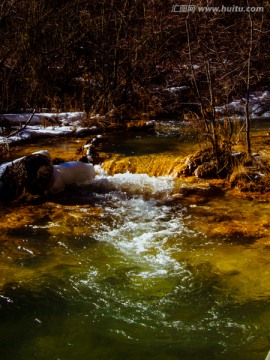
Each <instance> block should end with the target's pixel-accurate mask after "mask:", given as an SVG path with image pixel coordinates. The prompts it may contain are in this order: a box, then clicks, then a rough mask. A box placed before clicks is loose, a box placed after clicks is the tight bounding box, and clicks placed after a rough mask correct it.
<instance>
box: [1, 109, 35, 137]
mask: <svg viewBox="0 0 270 360" xmlns="http://www.w3.org/2000/svg"><path fill="white" fill-rule="evenodd" d="M35 112H36V109H34V110H33V112H32V114H31V116H30V117H29V119H28V120H27V121H26V123H25V124H24V126H23V127H22V128H21V129H17V130H15V131H13V132H12V133H11V134H9V135H8V136H7V138H9V137H11V136H14V135H16V134H19V133H20V132H21V131H23V130H24V129H25V128H26V126H27V125H28V124H29V123H30V121H31V120H32V119H33V116H34V115H35Z"/></svg>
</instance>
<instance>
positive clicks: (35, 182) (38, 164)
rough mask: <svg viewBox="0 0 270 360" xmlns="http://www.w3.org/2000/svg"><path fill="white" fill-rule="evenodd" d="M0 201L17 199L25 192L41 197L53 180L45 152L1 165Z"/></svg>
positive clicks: (49, 161) (48, 157)
mask: <svg viewBox="0 0 270 360" xmlns="http://www.w3.org/2000/svg"><path fill="white" fill-rule="evenodd" d="M1 173H2V176H1V178H0V199H1V200H3V201H10V200H15V199H17V198H18V197H19V196H20V195H22V194H23V192H24V190H27V191H28V192H29V193H30V194H32V195H43V194H44V192H45V191H46V190H47V189H48V187H49V186H50V184H51V182H52V178H53V164H52V161H51V158H50V155H49V153H48V152H46V151H42V152H37V153H33V154H31V155H28V156H25V157H23V158H20V159H17V160H15V161H13V162H10V163H8V164H5V165H2V171H1V169H0V174H1Z"/></svg>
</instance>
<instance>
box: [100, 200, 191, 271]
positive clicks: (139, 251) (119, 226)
mask: <svg viewBox="0 0 270 360" xmlns="http://www.w3.org/2000/svg"><path fill="white" fill-rule="evenodd" d="M113 196H114V198H113V200H114V202H113V204H114V206H112V207H111V206H109V205H108V206H107V207H106V208H105V211H106V212H107V213H108V214H110V215H111V214H113V215H114V217H115V218H116V220H117V219H118V220H119V221H116V222H114V226H113V227H109V226H107V227H106V226H104V228H103V230H102V231H101V230H100V229H99V231H98V233H97V234H96V238H97V240H100V241H105V242H109V243H110V244H111V245H113V246H115V247H116V248H117V249H118V250H119V251H121V252H122V253H123V254H124V255H125V256H126V257H128V258H129V259H130V260H132V261H133V262H135V263H136V264H137V265H139V266H141V267H142V269H143V270H142V272H141V274H139V276H141V277H146V276H149V277H153V276H158V277H160V276H163V275H165V274H166V273H167V272H168V271H179V269H181V268H182V266H181V264H179V262H178V261H177V260H176V259H174V257H173V253H174V252H175V249H173V247H172V246H171V245H169V241H170V239H171V238H172V237H174V236H175V233H177V234H178V236H180V234H181V233H182V232H183V231H184V229H185V227H184V225H183V221H182V218H181V214H179V213H178V214H177V215H175V214H173V213H172V212H171V209H170V208H169V207H167V206H166V205H160V203H159V201H158V200H156V199H153V198H152V199H150V200H144V199H143V198H142V197H136V198H134V197H133V198H129V199H128V198H124V199H123V198H122V197H121V193H120V194H119V197H118V195H117V193H114V195H113ZM116 198H118V201H119V203H117V200H116ZM167 218H169V220H168V221H166V220H167ZM121 219H124V221H121ZM185 231H186V230H185ZM146 269H147V270H146Z"/></svg>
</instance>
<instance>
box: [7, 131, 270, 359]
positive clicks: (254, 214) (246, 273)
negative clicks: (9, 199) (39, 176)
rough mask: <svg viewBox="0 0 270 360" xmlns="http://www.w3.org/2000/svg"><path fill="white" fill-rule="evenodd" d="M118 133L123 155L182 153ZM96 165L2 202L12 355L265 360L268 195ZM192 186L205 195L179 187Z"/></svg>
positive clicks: (269, 340) (269, 313) (269, 335)
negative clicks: (51, 188)
mask: <svg viewBox="0 0 270 360" xmlns="http://www.w3.org/2000/svg"><path fill="white" fill-rule="evenodd" d="M120 139H121V137H118V138H117V137H116V136H115V137H112V138H110V141H111V142H112V143H115V144H116V146H115V149H116V150H115V151H118V152H120V153H121V152H122V155H123V156H124V153H125V155H129V156H130V155H131V156H135V155H136V151H137V153H139V154H140V155H142V156H143V155H147V156H149V155H150V154H152V155H153V154H154V155H153V159H154V156H156V155H158V153H160V152H162V153H163V154H164V153H166V152H170V151H175V152H176V151H177V152H179V151H180V150H181V149H182V150H183V151H184V148H185V146H184V145H183V144H179V142H177V141H175V143H174V142H173V141H172V142H168V141H165V140H164V138H160V139H158V138H156V139H155V141H153V138H152V137H145V138H142V137H138V136H137V137H134V138H133V139H129V142H128V143H127V142H126V140H125V141H124V140H123V143H122V145H123V146H122V147H121V140H120ZM122 139H123V137H122ZM131 140H132V141H131ZM68 144H69V145H68ZM128 144H131V145H130V146H128ZM77 145H78V143H77V142H75V141H74V143H73V144H72V141H71V140H69V141H66V142H65V143H64V144H63V146H61V147H59V143H58V147H57V146H56V143H54V142H52V143H51V144H49V143H47V144H46V143H45V144H44V145H43V148H46V149H48V150H49V151H50V152H54V155H55V156H61V155H67V152H68V151H70V152H71V150H70V149H71V148H72V151H73V153H74V148H75V147H76V146H77ZM56 147H57V149H56ZM172 147H174V149H172ZM40 148H41V146H40V145H39V146H38V149H40ZM126 148H128V153H126V151H127V150H125V149H126ZM123 149H124V150H123ZM136 149H137V150H136ZM142 149H144V150H142ZM179 149H180V150H179ZM185 149H186V148H185ZM32 150H33V151H35V150H37V149H35V146H34V145H33V146H32V149H30V150H29V146H28V152H29V151H30V152H31V151H32ZM185 151H187V149H186V150H185ZM25 153H26V150H24V149H20V150H16V149H14V150H13V153H11V154H10V156H11V158H12V157H18V155H24V154H25ZM152 161H154V160H152ZM97 170H98V172H99V175H98V176H97V178H96V180H95V181H94V183H93V184H92V186H91V187H86V188H84V189H83V190H79V191H78V190H76V189H75V190H74V192H73V191H71V190H70V191H69V192H67V193H65V194H64V195H60V196H55V197H52V198H49V199H48V200H46V201H45V200H35V201H32V202H27V203H24V204H19V205H16V206H13V205H7V206H5V207H4V206H2V207H0V218H1V224H0V234H1V235H0V239H1V240H0V241H1V252H0V258H1V261H0V274H1V275H0V320H1V321H0V356H1V360H5V359H16V360H29V359H38V360H41V359H50V360H74V359H81V360H90V359H91V360H103V359H104V360H105V359H106V360H108V359H112V360H122V359H130V360H133V359H134V360H135V359H136V360H137V359H141V360H144V359H145V360H146V359H147V360H148V359H157V360H186V359H192V360H196V359H198V360H199V359H200V360H204V359H205V360H206V359H207V360H209V359H222V360H223V359H224V360H225V359H226V360H227V359H237V360H244V359H245V360H259V359H260V360H261V359H264V358H265V357H266V355H267V352H268V351H269V349H270V327H269V319H270V282H269V275H270V251H269V249H270V237H269V228H270V217H269V210H270V205H269V202H268V201H261V200H250V199H248V198H247V199H243V198H231V197H230V196H229V195H228V194H226V193H220V192H213V193H212V192H211V189H210V190H209V187H208V185H207V184H203V183H201V184H195V185H193V184H187V183H181V182H177V181H175V179H174V178H173V177H171V176H168V175H166V176H149V175H148V174H147V169H145V173H139V174H136V173H123V174H119V173H118V174H117V173H116V174H114V175H108V174H106V173H105V172H104V171H103V170H102V169H101V168H97ZM185 186H194V189H195V188H197V187H199V188H200V187H201V189H202V192H203V194H205V192H206V194H207V196H198V194H197V193H196V196H195V197H194V194H193V193H192V192H191V195H189V196H186V197H185V196H181V189H183V187H185ZM194 191H195V190H194ZM200 194H201V193H200Z"/></svg>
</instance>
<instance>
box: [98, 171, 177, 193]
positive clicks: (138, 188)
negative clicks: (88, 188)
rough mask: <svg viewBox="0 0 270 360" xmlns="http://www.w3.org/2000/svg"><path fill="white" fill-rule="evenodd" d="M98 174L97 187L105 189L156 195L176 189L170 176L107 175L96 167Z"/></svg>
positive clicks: (127, 173)
mask: <svg viewBox="0 0 270 360" xmlns="http://www.w3.org/2000/svg"><path fill="white" fill-rule="evenodd" d="M95 170H96V173H99V175H97V176H96V180H95V182H94V184H95V185H96V187H97V188H99V189H102V187H103V188H104V190H105V191H113V190H120V191H123V192H127V193H129V194H142V195H143V194H145V195H149V194H150V195H151V194H152V195H156V194H160V193H170V192H171V191H172V190H173V189H174V179H173V177H170V176H159V177H155V176H149V175H147V174H131V173H129V172H126V173H124V174H115V175H114V176H109V175H106V173H104V172H103V171H104V170H103V171H102V170H101V169H100V170H99V169H97V168H95Z"/></svg>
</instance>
